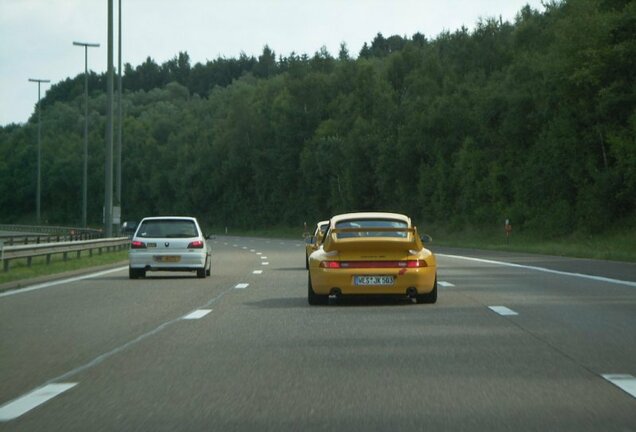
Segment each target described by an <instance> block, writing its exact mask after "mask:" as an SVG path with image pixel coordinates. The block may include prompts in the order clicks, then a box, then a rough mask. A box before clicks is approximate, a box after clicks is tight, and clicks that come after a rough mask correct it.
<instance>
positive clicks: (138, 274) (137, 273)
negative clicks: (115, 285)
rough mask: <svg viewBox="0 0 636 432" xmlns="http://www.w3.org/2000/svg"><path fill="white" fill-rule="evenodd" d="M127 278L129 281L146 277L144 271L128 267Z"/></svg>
mask: <svg viewBox="0 0 636 432" xmlns="http://www.w3.org/2000/svg"><path fill="white" fill-rule="evenodd" d="M128 277H129V278H130V279H139V278H143V277H146V270H144V269H135V268H132V267H130V266H129V267H128Z"/></svg>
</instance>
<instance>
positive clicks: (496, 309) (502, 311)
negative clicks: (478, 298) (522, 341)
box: [488, 306, 519, 316]
mask: <svg viewBox="0 0 636 432" xmlns="http://www.w3.org/2000/svg"><path fill="white" fill-rule="evenodd" d="M488 309H490V310H491V311H493V312H496V313H498V314H499V315H501V316H513V315H519V314H518V313H517V312H515V311H513V310H512V309H508V308H507V307H505V306H488Z"/></svg>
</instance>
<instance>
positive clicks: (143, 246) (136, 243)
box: [130, 240, 146, 249]
mask: <svg viewBox="0 0 636 432" xmlns="http://www.w3.org/2000/svg"><path fill="white" fill-rule="evenodd" d="M130 248H131V249H146V243H144V242H140V241H138V240H134V241H131V242H130Z"/></svg>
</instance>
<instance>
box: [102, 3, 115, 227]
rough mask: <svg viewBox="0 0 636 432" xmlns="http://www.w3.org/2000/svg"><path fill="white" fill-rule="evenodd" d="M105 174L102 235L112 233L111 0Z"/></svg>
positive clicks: (110, 11) (111, 10) (109, 5)
mask: <svg viewBox="0 0 636 432" xmlns="http://www.w3.org/2000/svg"><path fill="white" fill-rule="evenodd" d="M106 91H107V98H106V118H107V121H106V163H105V165H106V175H105V181H104V189H105V190H104V236H105V237H112V235H113V0H108V71H107V75H106Z"/></svg>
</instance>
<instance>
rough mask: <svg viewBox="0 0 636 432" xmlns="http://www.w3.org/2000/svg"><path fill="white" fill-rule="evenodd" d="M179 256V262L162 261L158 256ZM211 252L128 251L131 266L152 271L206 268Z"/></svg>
mask: <svg viewBox="0 0 636 432" xmlns="http://www.w3.org/2000/svg"><path fill="white" fill-rule="evenodd" d="M165 256H171V257H174V256H178V257H179V261H178V262H161V261H158V260H157V258H158V257H165ZM206 260H209V254H208V253H207V252H205V251H197V252H190V251H188V252H185V253H184V252H181V253H157V252H148V251H143V250H141V251H139V250H130V251H129V252H128V262H129V265H130V268H133V269H146V270H151V271H193V270H199V269H202V268H205V266H206Z"/></svg>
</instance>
